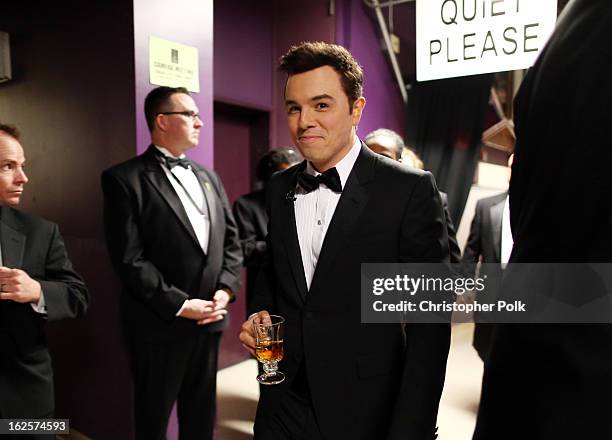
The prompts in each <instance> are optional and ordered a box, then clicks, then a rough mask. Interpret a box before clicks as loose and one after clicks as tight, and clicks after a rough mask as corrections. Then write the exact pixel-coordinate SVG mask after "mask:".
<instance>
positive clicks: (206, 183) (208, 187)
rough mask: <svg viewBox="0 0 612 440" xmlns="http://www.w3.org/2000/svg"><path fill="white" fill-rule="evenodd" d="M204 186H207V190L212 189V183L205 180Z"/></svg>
mask: <svg viewBox="0 0 612 440" xmlns="http://www.w3.org/2000/svg"><path fill="white" fill-rule="evenodd" d="M204 187H205V188H206V191H210V183H208V182H204Z"/></svg>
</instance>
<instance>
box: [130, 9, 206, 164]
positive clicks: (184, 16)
mask: <svg viewBox="0 0 612 440" xmlns="http://www.w3.org/2000/svg"><path fill="white" fill-rule="evenodd" d="M149 36H155V37H159V38H164V39H166V40H171V41H176V42H178V43H181V44H186V45H189V46H194V47H197V48H198V50H199V67H200V92H199V93H194V94H193V98H194V100H195V102H196V104H197V106H198V107H199V109H200V114H201V115H202V120H203V122H204V127H203V128H202V132H201V134H200V144H199V145H198V146H197V147H195V148H194V149H193V150H191V151H189V153H188V156H189V157H190V158H191V159H194V160H196V161H198V162H200V163H202V164H204V165H207V166H210V167H212V164H213V156H214V152H213V123H212V120H213V71H212V70H213V67H212V66H213V2H212V0H177V1H174V2H168V1H167V0H134V53H135V70H136V78H135V89H136V141H137V152H138V153H142V152H143V151H144V150H145V149H146V148H147V146H148V145H149V143H150V136H149V130H148V129H147V124H146V121H145V117H144V111H143V106H144V99H145V96H146V95H147V93H148V92H149V91H150V90H151V89H153V88H155V87H156V86H154V85H151V84H150V83H149Z"/></svg>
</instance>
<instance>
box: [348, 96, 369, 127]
mask: <svg viewBox="0 0 612 440" xmlns="http://www.w3.org/2000/svg"><path fill="white" fill-rule="evenodd" d="M365 105H366V100H365V98H364V97H363V96H361V97H360V98H359V99H358V100H357V101H355V102H354V103H353V111H352V112H351V117H352V118H353V125H354V126H355V127H357V125H359V121H360V120H361V113H362V112H363V108H364V107H365Z"/></svg>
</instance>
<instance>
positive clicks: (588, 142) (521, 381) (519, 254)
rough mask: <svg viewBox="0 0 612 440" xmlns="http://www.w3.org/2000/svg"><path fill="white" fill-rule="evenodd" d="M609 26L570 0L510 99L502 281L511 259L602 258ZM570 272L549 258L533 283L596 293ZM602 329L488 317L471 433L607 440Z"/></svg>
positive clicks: (611, 356)
mask: <svg viewBox="0 0 612 440" xmlns="http://www.w3.org/2000/svg"><path fill="white" fill-rule="evenodd" d="M611 23H612V2H610V1H609V0H575V1H571V2H570V3H569V4H568V5H567V6H566V8H565V10H564V12H563V13H562V15H561V16H560V17H559V22H558V24H557V28H556V30H555V32H554V33H553V35H552V36H551V38H550V40H549V41H548V43H547V45H546V47H545V48H544V50H543V52H542V53H541V54H540V55H539V57H538V60H537V61H536V64H535V65H534V66H533V67H532V68H531V69H530V71H529V72H528V74H527V76H526V77H525V79H524V81H523V84H522V85H521V88H520V90H519V93H518V95H517V97H516V99H515V106H514V108H515V122H516V138H517V140H516V149H515V157H514V164H513V167H512V179H511V181H510V222H511V227H512V233H513V237H514V248H513V250H512V255H511V258H510V264H509V266H508V268H507V269H506V274H505V275H504V278H505V279H506V278H510V277H511V276H512V273H513V271H514V263H523V264H522V266H525V265H526V264H525V263H531V265H530V266H529V267H538V266H542V265H541V264H540V263H565V264H567V263H574V264H576V263H581V262H607V263H609V262H612V221H611V219H612V204H611V203H610V201H611V200H612V179H611V178H610V169H609V168H610V164H611V163H612V148H610V118H611V117H612V113H611V111H610V101H611V99H612V82H610V78H612V44H611V42H612V26H610V24H611ZM574 267H576V266H574ZM565 274H570V275H571V276H572V277H570V278H567V277H566V276H565ZM573 276H574V271H571V270H570V271H568V270H567V267H566V268H565V270H564V268H563V267H561V266H559V270H558V271H555V272H554V273H551V277H550V278H549V279H542V280H541V284H544V282H545V281H546V282H547V283H546V287H548V288H549V289H550V290H551V293H552V294H556V293H559V292H560V291H562V289H563V287H564V286H566V285H573V286H575V288H573V289H571V290H570V291H566V292H563V293H564V294H566V295H567V297H566V298H564V301H568V302H570V303H574V304H576V303H577V304H578V305H580V304H583V303H584V301H586V302H588V301H589V299H590V298H593V295H594V294H597V292H594V291H592V290H590V289H589V288H587V287H586V286H585V285H584V284H583V283H580V282H579V283H577V282H576V281H585V280H588V279H587V278H585V279H584V280H576V279H572V278H573ZM504 284H505V282H504ZM502 290H504V289H502ZM502 293H503V292H502ZM607 310H608V311H609V306H608V308H607ZM611 327H612V326H611V325H610V324H539V325H538V324H535V325H531V324H522V325H521V324H516V325H511V324H501V325H497V326H496V330H495V332H494V333H493V345H492V348H491V353H490V357H489V361H488V362H487V363H486V364H485V372H484V379H483V388H482V398H481V403H480V409H479V412H478V420H477V424H476V431H475V433H474V439H475V440H493V439H494V440H505V439H508V440H509V439H517V438H529V439H538V440H548V439H551V440H552V439H578V438H581V439H596V438H609V437H610V433H611V432H612V418H610V408H612V392H611V390H612V328H611Z"/></svg>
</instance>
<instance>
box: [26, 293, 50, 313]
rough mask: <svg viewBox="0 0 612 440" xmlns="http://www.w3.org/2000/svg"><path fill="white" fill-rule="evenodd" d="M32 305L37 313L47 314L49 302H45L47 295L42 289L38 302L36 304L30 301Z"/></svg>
mask: <svg viewBox="0 0 612 440" xmlns="http://www.w3.org/2000/svg"><path fill="white" fill-rule="evenodd" d="M30 305H31V306H32V309H34V311H35V312H36V313H40V314H43V315H46V314H47V303H46V302H45V295H44V294H43V291H42V290H41V291H40V298H39V299H38V302H37V303H36V304H35V303H30Z"/></svg>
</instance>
